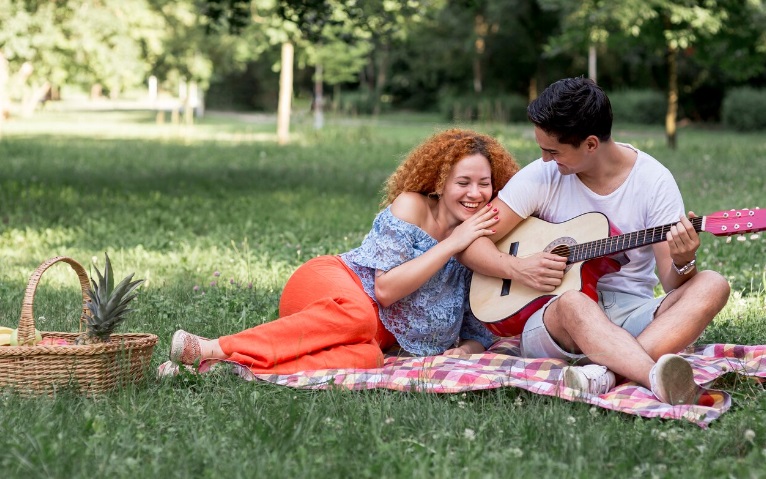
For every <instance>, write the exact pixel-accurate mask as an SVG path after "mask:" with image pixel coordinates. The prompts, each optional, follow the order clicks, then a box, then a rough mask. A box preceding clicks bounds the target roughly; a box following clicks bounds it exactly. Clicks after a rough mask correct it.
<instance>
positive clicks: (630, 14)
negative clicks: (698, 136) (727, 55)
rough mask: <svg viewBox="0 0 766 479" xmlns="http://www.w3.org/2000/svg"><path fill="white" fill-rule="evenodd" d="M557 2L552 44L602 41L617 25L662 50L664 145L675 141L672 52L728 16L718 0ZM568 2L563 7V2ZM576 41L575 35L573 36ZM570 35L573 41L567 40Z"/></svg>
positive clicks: (682, 49) (714, 30)
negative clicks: (560, 28) (558, 22)
mask: <svg viewBox="0 0 766 479" xmlns="http://www.w3.org/2000/svg"><path fill="white" fill-rule="evenodd" d="M547 1H550V2H553V3H557V4H559V5H560V6H561V7H562V9H563V11H565V12H566V15H565V16H564V23H563V25H564V33H563V34H562V36H561V37H560V38H558V39H556V41H554V44H558V45H565V44H567V43H570V42H571V43H572V44H576V45H582V44H583V43H586V44H589V45H592V44H601V45H605V44H608V43H609V41H610V39H611V38H613V35H612V34H611V33H610V32H612V31H617V32H619V33H621V34H623V35H626V36H630V37H633V38H636V39H639V38H640V41H641V42H642V43H643V44H645V45H647V46H650V47H651V48H654V49H656V50H657V53H660V54H662V55H664V58H665V65H666V68H667V86H666V93H667V112H666V115H665V135H666V138H667V143H668V146H669V147H671V148H675V147H676V144H677V123H676V122H677V115H678V97H679V85H678V57H679V54H680V52H685V51H689V50H690V49H692V48H693V47H694V45H695V44H696V43H698V42H700V41H702V40H703V39H705V38H710V37H713V36H714V35H716V34H717V33H719V32H720V31H721V29H722V27H723V25H724V23H725V22H726V20H727V19H728V16H729V12H728V10H727V8H726V6H727V5H726V2H725V1H722V0H681V1H679V0H623V1H621V2H609V1H606V0H583V1H582V2H580V3H578V4H570V3H568V2H563V1H559V0H547ZM566 5H568V7H567V6H566ZM578 38H579V40H580V41H576V40H575V39H578ZM573 40H575V41H573Z"/></svg>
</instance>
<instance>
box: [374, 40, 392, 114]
mask: <svg viewBox="0 0 766 479" xmlns="http://www.w3.org/2000/svg"><path fill="white" fill-rule="evenodd" d="M388 50H389V48H388V43H385V44H383V48H381V49H380V51H379V52H378V55H377V60H378V61H377V62H376V63H377V72H376V74H375V98H374V101H375V104H374V106H373V110H372V114H373V115H375V116H378V115H379V114H380V110H381V105H380V103H381V99H382V97H383V88H385V86H386V82H387V81H388V77H387V73H388Z"/></svg>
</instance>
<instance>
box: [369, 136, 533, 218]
mask: <svg viewBox="0 0 766 479" xmlns="http://www.w3.org/2000/svg"><path fill="white" fill-rule="evenodd" d="M477 153H478V154H481V155H482V156H484V157H485V158H486V159H487V160H489V164H490V168H491V171H492V197H495V196H497V192H498V191H500V189H501V188H502V187H503V186H505V184H506V183H507V182H508V180H509V179H511V176H513V175H514V174H515V173H516V172H517V171H519V165H518V164H517V163H516V161H515V160H514V159H513V157H512V156H511V154H510V153H508V151H507V150H506V149H505V148H503V147H502V146H501V145H500V143H498V142H497V140H495V139H494V138H492V137H491V136H488V135H483V134H481V133H477V132H475V131H471V130H464V129H459V128H453V129H450V130H446V131H443V132H440V133H437V134H435V135H433V136H432V137H430V138H429V139H427V140H426V141H425V142H423V143H422V144H420V145H419V146H417V147H415V149H413V150H412V151H410V153H409V154H408V155H407V157H406V158H405V159H404V161H403V162H402V163H401V164H400V165H399V166H398V167H397V168H396V171H394V173H393V174H392V175H391V176H390V177H389V178H388V181H386V187H385V188H386V192H385V193H386V196H385V198H384V199H383V202H382V206H384V207H385V206H387V205H389V204H391V203H392V202H393V201H394V200H395V199H396V197H397V196H399V195H400V194H401V193H404V192H405V191H414V192H417V193H420V194H423V195H427V196H429V195H434V194H437V195H438V194H441V191H442V189H443V188H444V182H445V181H446V180H447V176H448V175H449V172H450V170H451V169H452V167H453V166H454V165H455V164H456V163H457V162H459V161H460V160H462V159H463V158H465V157H467V156H471V155H475V154H477Z"/></svg>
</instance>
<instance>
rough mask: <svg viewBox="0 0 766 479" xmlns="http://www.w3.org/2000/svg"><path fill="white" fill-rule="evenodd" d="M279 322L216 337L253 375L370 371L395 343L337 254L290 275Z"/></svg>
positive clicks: (280, 304)
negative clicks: (384, 352) (346, 369)
mask: <svg viewBox="0 0 766 479" xmlns="http://www.w3.org/2000/svg"><path fill="white" fill-rule="evenodd" d="M279 316H280V317H279V319H277V320H274V321H271V322H268V323H264V324H261V325H258V326H255V327H253V328H250V329H246V330H244V331H242V332H240V333H236V334H232V335H231V336H222V337H220V338H219V339H218V342H219V344H220V346H221V349H222V350H223V352H224V353H225V354H227V355H229V359H231V360H233V361H236V362H238V363H240V364H244V365H246V366H248V367H249V368H250V370H251V371H253V373H255V374H259V373H274V374H291V373H295V372H298V371H309V370H317V369H335V368H339V369H340V368H375V367H379V366H380V365H382V363H383V349H387V348H388V347H390V346H393V345H394V344H395V343H396V340H395V339H394V337H393V335H392V334H391V333H390V332H388V330H386V329H385V327H383V324H382V323H381V322H380V318H379V317H378V308H377V305H376V304H375V302H374V301H373V300H372V299H371V298H370V297H369V296H368V295H367V293H365V292H364V289H363V288H362V282H361V281H360V280H359V277H358V276H357V275H356V274H355V273H354V272H353V271H351V270H350V269H349V268H348V267H347V266H346V264H345V263H344V262H343V261H342V260H341V259H340V258H339V257H337V256H320V257H318V258H314V259H312V260H309V261H308V262H306V263H305V264H303V265H302V266H301V267H299V268H298V269H297V270H296V271H295V273H293V275H292V276H291V277H290V279H289V280H288V281H287V284H286V285H285V288H284V290H283V291H282V297H281V299H280V301H279Z"/></svg>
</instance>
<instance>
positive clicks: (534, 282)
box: [511, 253, 567, 293]
mask: <svg viewBox="0 0 766 479" xmlns="http://www.w3.org/2000/svg"><path fill="white" fill-rule="evenodd" d="M566 266H567V259H566V257H564V256H559V255H556V254H553V253H536V254H533V255H532V256H527V257H526V258H515V261H514V263H513V265H512V266H511V267H512V269H513V271H514V274H513V276H511V278H512V279H513V280H515V281H519V282H521V283H522V284H524V285H525V286H528V287H530V288H532V289H535V290H537V291H542V292H545V293H550V292H551V291H553V290H554V289H556V287H557V286H559V285H560V284H561V281H562V279H563V278H564V269H566Z"/></svg>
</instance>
